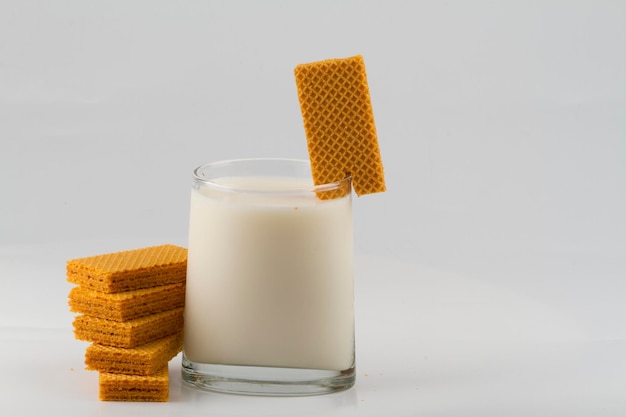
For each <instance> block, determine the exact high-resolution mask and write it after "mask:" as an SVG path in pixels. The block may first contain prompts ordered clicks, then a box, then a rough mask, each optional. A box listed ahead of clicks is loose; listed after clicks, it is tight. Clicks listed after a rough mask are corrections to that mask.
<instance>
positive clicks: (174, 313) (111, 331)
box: [73, 308, 184, 348]
mask: <svg viewBox="0 0 626 417" xmlns="http://www.w3.org/2000/svg"><path fill="white" fill-rule="evenodd" d="M183 311H184V308H175V309H172V310H168V311H164V312H161V313H157V314H152V315H149V316H145V317H140V318H138V319H135V320H129V321H114V320H106V319H101V318H99V317H92V316H86V315H82V316H78V317H76V318H75V319H74V323H73V324H74V336H75V337H76V339H78V340H85V341H87V342H94V343H99V344H101V345H107V346H116V347H123V348H134V347H137V346H141V345H143V344H145V343H149V342H152V341H154V340H157V339H160V338H162V337H165V336H169V335H171V334H174V333H178V332H181V331H182V330H183Z"/></svg>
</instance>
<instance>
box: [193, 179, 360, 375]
mask: <svg viewBox="0 0 626 417" xmlns="http://www.w3.org/2000/svg"><path fill="white" fill-rule="evenodd" d="M295 181H300V180H292V179H285V178H237V179H222V180H219V181H217V182H218V183H222V184H224V185H228V186H233V185H234V186H236V187H237V188H242V187H245V188H246V189H251V190H253V189H258V188H259V187H260V188H263V189H268V187H271V189H273V190H280V189H286V188H287V189H290V188H293V186H294V185H300V186H303V185H307V184H305V183H302V182H301V181H300V182H299V183H296V182H295ZM308 185H309V186H310V184H308ZM186 292H187V295H186V306H185V344H184V351H185V356H186V357H187V359H189V360H190V361H193V362H198V363H208V364H228V365H256V366H271V367H294V368H311V369H328V370H345V369H348V368H350V367H351V366H352V365H353V363H354V302H353V299H354V298H353V292H354V291H353V271H352V210H351V200H350V196H347V197H344V198H339V199H334V200H326V201H322V200H319V199H317V198H316V197H315V195H314V194H313V193H307V194H305V195H290V196H289V195H287V196H286V195H282V196H280V195H276V194H271V195H267V194H265V195H263V194H248V193H243V194H242V193H234V192H222V191H216V190H215V189H209V188H205V187H200V189H199V190H196V189H194V190H192V196H191V213H190V230H189V255H188V269H187V290H186Z"/></svg>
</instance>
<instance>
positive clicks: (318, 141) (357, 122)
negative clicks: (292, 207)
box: [294, 55, 386, 198]
mask: <svg viewBox="0 0 626 417" xmlns="http://www.w3.org/2000/svg"><path fill="white" fill-rule="evenodd" d="M294 75H295V78H296V86H297V89H298V100H299V102H300V110H301V112H302V119H303V121H304V130H305V134H306V138H307V146H308V151H309V158H310V160H311V170H312V174H313V181H314V183H315V185H320V184H329V183H332V182H336V181H341V180H343V179H344V178H346V177H347V176H351V177H352V185H353V187H354V191H355V192H356V194H357V195H363V194H370V193H378V192H382V191H385V189H386V186H385V178H384V172H383V164H382V160H381V157H380V149H379V146H378V137H377V134H376V125H375V124H374V114H373V111H372V104H371V99H370V93H369V87H368V84H367V76H366V73H365V63H364V62H363V57H361V56H360V55H357V56H353V57H350V58H343V59H328V60H324V61H319V62H313V63H308V64H301V65H298V66H297V67H296V68H295V70H294ZM318 195H319V194H318ZM340 195H341V193H339V195H332V194H331V195H321V196H320V198H335V197H338V196H340Z"/></svg>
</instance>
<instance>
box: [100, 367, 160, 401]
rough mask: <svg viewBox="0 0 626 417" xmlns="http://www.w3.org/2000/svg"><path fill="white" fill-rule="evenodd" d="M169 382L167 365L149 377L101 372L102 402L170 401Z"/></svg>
mask: <svg viewBox="0 0 626 417" xmlns="http://www.w3.org/2000/svg"><path fill="white" fill-rule="evenodd" d="M169 381H170V379H169V370H168V367H167V365H166V366H164V367H163V368H162V369H160V370H159V371H158V372H157V373H155V374H154V375H149V376H139V375H124V374H113V373H108V372H101V373H100V376H99V384H100V400H101V401H146V402H147V401H160V402H165V401H167V400H168V399H169V391H170V386H169V385H170V384H169Z"/></svg>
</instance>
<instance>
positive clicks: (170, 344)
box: [85, 332, 183, 375]
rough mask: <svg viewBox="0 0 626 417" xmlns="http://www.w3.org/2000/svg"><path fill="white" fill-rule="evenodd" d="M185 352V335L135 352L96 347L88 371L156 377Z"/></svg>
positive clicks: (88, 354)
mask: <svg viewBox="0 0 626 417" xmlns="http://www.w3.org/2000/svg"><path fill="white" fill-rule="evenodd" d="M182 349H183V337H182V332H180V333H177V334H173V335H171V336H167V337H164V338H162V339H158V340H155V341H154V342H150V343H147V344H145V345H141V346H138V347H136V348H132V349H125V348H120V347H113V346H106V345H101V344H98V343H94V344H92V345H91V346H89V347H88V348H87V351H86V353H85V365H87V369H90V370H95V371H100V372H105V373H114V374H126V375H152V374H154V373H156V372H157V371H158V370H160V369H162V368H163V367H164V366H166V365H167V363H168V362H169V360H170V359H172V358H173V357H174V356H176V355H177V354H178V352H180V351H182Z"/></svg>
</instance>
